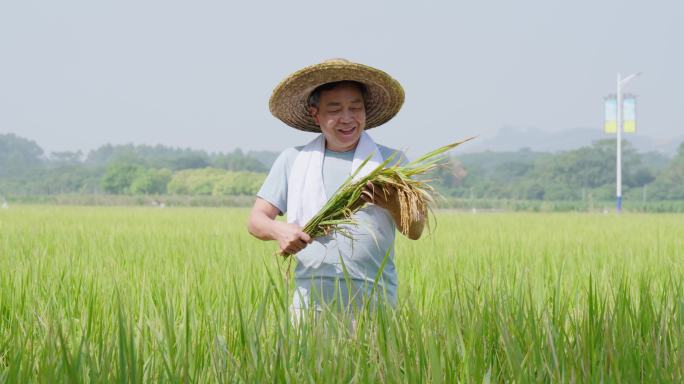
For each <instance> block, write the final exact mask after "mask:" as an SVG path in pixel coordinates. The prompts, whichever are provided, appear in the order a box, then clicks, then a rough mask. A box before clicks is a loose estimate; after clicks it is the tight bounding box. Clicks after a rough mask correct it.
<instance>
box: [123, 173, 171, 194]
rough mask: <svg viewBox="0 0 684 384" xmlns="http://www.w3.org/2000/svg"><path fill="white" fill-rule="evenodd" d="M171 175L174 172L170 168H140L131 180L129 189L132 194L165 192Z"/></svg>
mask: <svg viewBox="0 0 684 384" xmlns="http://www.w3.org/2000/svg"><path fill="white" fill-rule="evenodd" d="M171 176H172V173H171V170H169V169H143V170H139V171H138V172H137V175H136V177H135V178H134V179H133V181H131V185H130V187H129V191H130V193H132V194H145V195H148V194H157V195H161V194H165V193H166V187H167V184H168V183H169V181H171Z"/></svg>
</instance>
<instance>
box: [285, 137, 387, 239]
mask: <svg viewBox="0 0 684 384" xmlns="http://www.w3.org/2000/svg"><path fill="white" fill-rule="evenodd" d="M371 153H372V154H373V156H372V157H371V159H370V160H368V162H367V163H366V164H365V165H364V167H363V168H362V169H361V170H360V171H359V173H357V174H356V176H355V177H354V181H356V180H358V179H360V178H362V177H364V176H366V175H368V174H369V173H370V172H371V171H373V169H375V168H377V167H378V166H379V165H380V164H382V162H383V159H382V155H381V154H380V150H379V149H378V146H377V145H376V144H375V142H374V141H373V139H372V138H371V137H370V136H369V135H368V134H367V133H366V132H362V133H361V138H360V139H359V143H358V144H357V146H356V150H355V151H354V160H353V161H352V166H351V169H350V170H349V174H350V175H351V174H352V173H353V172H354V171H355V170H356V169H358V168H359V166H360V165H361V163H363V161H364V160H366V158H367V157H368V155H370V154H371ZM324 156H325V136H324V135H323V134H320V135H318V137H316V138H315V139H314V140H312V141H311V142H310V143H309V144H307V145H306V146H304V148H302V150H301V151H300V152H299V154H297V158H295V161H294V164H293V165H292V170H291V171H290V177H289V179H288V181H287V222H288V223H294V224H297V225H299V226H300V227H303V226H304V225H306V223H307V222H308V221H309V220H310V219H311V218H312V217H313V216H314V215H315V214H316V213H318V211H319V210H320V209H321V208H323V206H324V205H325V203H326V202H327V201H328V198H327V197H326V195H325V187H324V186H323V157H324Z"/></svg>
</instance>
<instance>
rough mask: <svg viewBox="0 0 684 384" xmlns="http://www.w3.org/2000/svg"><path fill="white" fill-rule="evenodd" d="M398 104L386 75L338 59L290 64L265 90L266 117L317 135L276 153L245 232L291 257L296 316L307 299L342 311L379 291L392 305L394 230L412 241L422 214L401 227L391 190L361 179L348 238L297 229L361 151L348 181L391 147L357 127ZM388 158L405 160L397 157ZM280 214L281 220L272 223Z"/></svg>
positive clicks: (382, 117) (381, 118) (400, 95)
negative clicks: (359, 203)
mask: <svg viewBox="0 0 684 384" xmlns="http://www.w3.org/2000/svg"><path fill="white" fill-rule="evenodd" d="M403 101H404V91H403V89H402V87H401V85H400V84H399V83H398V82H397V81H396V80H394V79H393V78H392V77H390V76H389V75H388V74H386V73H385V72H383V71H380V70H378V69H375V68H372V67H368V66H365V65H362V64H357V63H352V62H349V61H347V60H342V59H335V60H329V61H326V62H324V63H321V64H316V65H313V66H309V67H306V68H304V69H302V70H300V71H297V72H295V73H294V74H292V75H290V76H288V77H287V78H286V79H285V80H283V81H282V82H281V83H280V84H279V85H278V86H277V87H276V88H275V89H274V91H273V95H272V96H271V99H270V103H269V106H270V110H271V113H272V114H273V115H274V116H275V117H277V118H278V119H280V120H282V121H283V122H284V123H286V124H287V125H289V126H291V127H293V128H296V129H299V130H303V131H310V132H320V133H322V134H321V135H318V136H317V137H316V138H315V139H314V140H313V141H311V142H310V143H309V144H307V145H306V146H302V147H295V148H289V149H286V150H285V151H283V152H282V153H281V154H280V156H279V157H278V159H277V160H276V161H275V163H274V164H273V167H272V168H271V171H270V173H269V175H268V177H267V178H266V180H265V182H264V184H263V186H262V187H261V189H260V191H259V192H258V193H257V199H256V201H255V203H254V207H253V208H252V212H251V215H250V217H249V222H248V229H249V232H250V233H251V234H252V235H254V236H255V237H257V238H259V239H262V240H275V241H277V242H278V246H279V248H280V251H281V254H283V255H293V256H294V257H296V259H297V264H296V267H295V294H294V298H293V304H292V309H294V311H295V313H296V314H298V315H299V313H300V311H301V310H302V309H305V308H308V307H309V305H313V306H314V308H315V309H317V310H320V309H321V308H322V307H323V306H324V304H330V303H333V302H334V303H335V304H336V305H339V306H341V307H343V308H348V307H349V306H352V305H355V306H359V305H360V304H361V303H363V302H364V301H365V300H369V299H370V300H377V299H378V298H380V297H382V298H383V299H386V300H387V301H388V302H389V303H390V304H395V303H396V295H397V293H396V289H397V274H396V270H395V266H394V236H395V228H398V229H399V230H400V232H401V233H402V234H404V235H405V236H407V237H408V238H410V239H418V238H419V237H420V235H421V233H422V231H423V226H424V223H425V215H423V216H422V217H420V218H418V219H412V221H411V222H410V223H409V225H408V226H407V227H406V228H403V227H401V224H400V223H401V220H400V207H399V203H398V200H397V195H396V193H394V192H393V191H392V190H390V191H389V192H388V193H380V191H379V188H375V186H373V185H372V184H369V185H367V186H366V189H365V190H364V194H363V196H362V198H363V199H364V201H365V202H367V203H368V204H367V205H366V206H365V207H363V208H362V209H361V210H359V211H358V212H357V213H356V214H355V217H354V219H355V220H356V221H357V222H358V223H359V225H357V226H353V227H348V228H346V229H347V230H348V231H349V232H350V233H351V234H352V238H353V240H352V239H349V238H347V237H345V236H343V235H342V234H339V233H333V234H330V235H327V236H323V237H319V238H316V239H312V238H310V237H309V235H307V234H306V233H304V232H303V231H302V227H303V226H304V225H305V224H306V222H307V221H308V220H309V219H310V218H311V217H312V216H313V215H314V214H315V213H316V212H318V211H319V210H320V208H322V206H323V205H324V204H325V202H326V201H327V200H328V199H329V198H330V197H331V196H332V195H333V194H334V193H335V191H336V190H337V189H338V188H339V186H340V185H341V184H342V183H343V182H344V180H346V179H347V178H348V177H349V175H351V174H352V173H353V172H354V171H355V170H356V169H357V168H359V166H360V165H361V164H362V162H363V160H364V159H366V158H368V157H371V159H370V161H368V163H367V164H366V165H365V166H364V167H362V168H361V170H360V171H359V172H358V176H357V178H358V177H359V176H363V175H366V174H368V173H369V172H370V171H371V170H372V169H373V168H375V167H376V166H377V165H378V164H381V163H382V162H383V161H384V160H385V159H387V158H388V157H389V156H391V155H392V154H393V153H394V152H395V151H394V150H392V149H390V148H387V147H385V146H382V145H377V144H375V143H374V142H373V140H372V138H371V137H370V136H369V135H368V134H367V133H365V130H368V129H371V128H374V127H377V126H379V125H381V124H383V123H385V122H387V121H388V120H390V119H391V118H392V117H394V115H396V114H397V113H398V112H399V110H400V109H401V105H402V104H403ZM395 158H396V159H398V161H402V162H403V161H405V159H404V157H403V156H401V155H400V156H395ZM284 213H287V216H288V217H287V222H281V221H276V220H275V218H276V216H278V215H282V214H284ZM385 258H387V260H386V261H385ZM383 261H385V265H384V267H382V264H383ZM379 273H380V275H379V276H380V278H379V279H378V285H379V286H378V287H376V288H375V290H373V289H372V288H373V285H374V283H375V280H376V276H378V274H379ZM372 294H373V295H374V296H373V297H371V295H372ZM377 294H379V295H381V296H375V295H377ZM385 295H386V296H385Z"/></svg>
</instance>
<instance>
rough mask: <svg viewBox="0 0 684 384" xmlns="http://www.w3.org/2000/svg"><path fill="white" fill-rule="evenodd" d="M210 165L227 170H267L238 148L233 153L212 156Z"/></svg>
mask: <svg viewBox="0 0 684 384" xmlns="http://www.w3.org/2000/svg"><path fill="white" fill-rule="evenodd" d="M212 166H214V167H217V168H223V169H227V170H229V171H249V172H266V171H267V170H268V169H267V168H266V167H265V166H264V164H262V163H261V162H260V161H259V160H257V159H256V158H254V157H251V156H247V155H245V154H244V153H242V151H241V150H240V149H239V148H238V149H236V150H235V151H233V153H227V154H218V155H216V156H214V158H213V159H212Z"/></svg>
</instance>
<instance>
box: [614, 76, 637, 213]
mask: <svg viewBox="0 0 684 384" xmlns="http://www.w3.org/2000/svg"><path fill="white" fill-rule="evenodd" d="M639 75H641V72H637V73H633V74H631V75H629V76H627V77H625V78H624V79H623V78H622V76H621V75H620V74H619V73H618V74H617V95H616V96H617V129H616V130H617V135H615V136H616V138H617V164H616V168H617V172H616V181H615V184H616V193H615V194H616V196H617V206H616V210H617V213H620V212H622V120H623V119H622V112H623V111H622V99H623V97H622V88H623V87H624V86H625V85H626V84H627V83H628V82H629V81H631V80H633V79H634V78H635V77H637V76H639Z"/></svg>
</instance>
